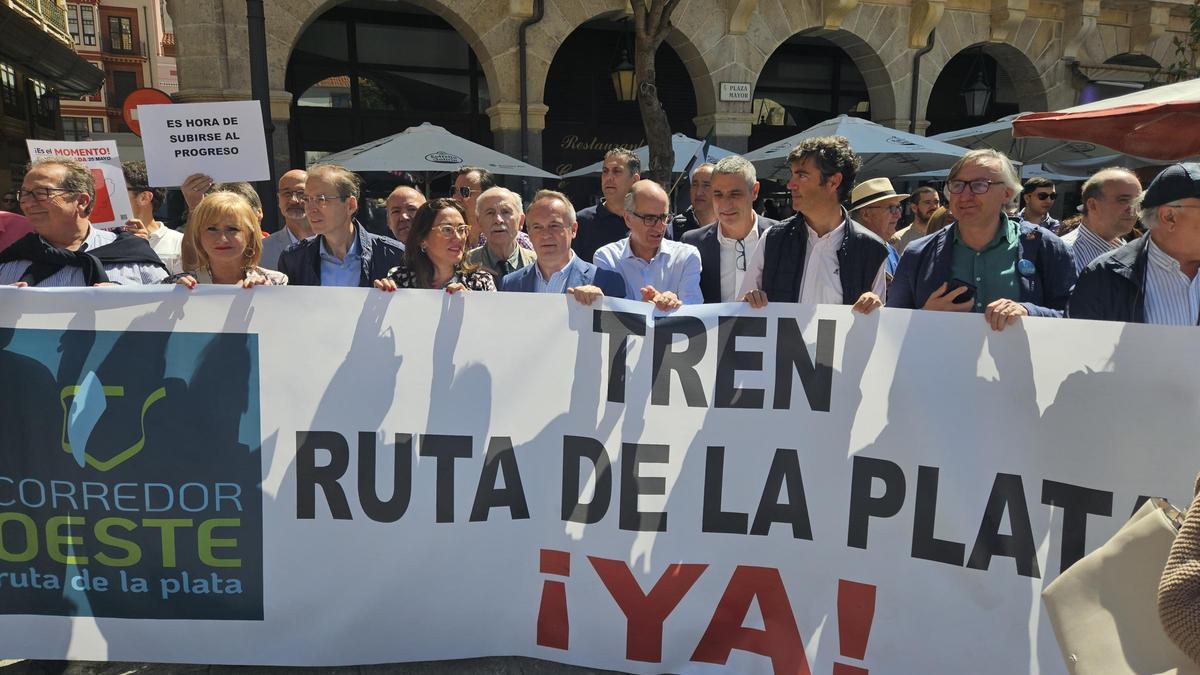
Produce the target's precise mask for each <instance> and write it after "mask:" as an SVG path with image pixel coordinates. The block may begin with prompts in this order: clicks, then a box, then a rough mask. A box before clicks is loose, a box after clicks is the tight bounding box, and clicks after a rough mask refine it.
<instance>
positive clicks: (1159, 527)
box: [1042, 499, 1200, 675]
mask: <svg viewBox="0 0 1200 675" xmlns="http://www.w3.org/2000/svg"><path fill="white" fill-rule="evenodd" d="M1180 520H1181V518H1180V514H1179V511H1178V510H1176V509H1175V508H1173V507H1172V506H1171V505H1170V504H1168V503H1167V502H1166V501H1164V500H1162V499H1151V500H1149V501H1147V502H1146V503H1145V504H1143V505H1142V508H1140V509H1138V511H1137V513H1135V514H1133V516H1132V517H1131V518H1130V519H1129V522H1127V523H1125V525H1124V526H1122V527H1121V529H1120V530H1118V531H1117V533H1116V534H1115V535H1113V537H1112V539H1109V540H1108V542H1107V543H1106V544H1104V545H1103V546H1101V547H1100V548H1098V549H1096V550H1095V551H1093V552H1092V553H1091V554H1089V555H1087V556H1085V557H1084V558H1083V559H1082V560H1080V561H1079V562H1077V563H1075V564H1074V565H1072V566H1071V567H1070V568H1069V569H1068V570H1067V571H1066V572H1063V573H1062V575H1060V576H1059V577H1058V578H1057V579H1055V580H1054V581H1053V582H1051V583H1050V585H1049V586H1047V587H1046V589H1045V590H1044V591H1042V600H1043V602H1045V604H1046V612H1047V613H1048V614H1049V615H1050V623H1051V624H1052V625H1053V626H1054V636H1055V637H1056V638H1057V639H1058V647H1059V649H1061V650H1062V653H1063V659H1064V660H1065V661H1066V664H1067V670H1068V671H1070V672H1071V673H1073V674H1077V675H1095V674H1098V673H1104V674H1105V675H1108V674H1110V673H1111V674H1112V675H1118V674H1121V675H1124V674H1126V673H1128V674H1130V675H1151V674H1156V673H1166V674H1170V675H1200V667H1197V666H1196V665H1195V664H1193V663H1192V661H1191V660H1190V659H1189V658H1188V657H1187V656H1186V655H1185V654H1184V653H1183V652H1181V651H1180V650H1179V648H1178V647H1176V646H1175V645H1174V643H1172V642H1171V641H1170V640H1169V639H1168V638H1167V635H1166V633H1165V632H1164V631H1163V628H1162V624H1161V623H1160V622H1159V620H1158V581H1159V578H1160V577H1161V576H1162V571H1163V567H1164V566H1166V563H1167V554H1168V553H1169V552H1170V550H1171V542H1173V541H1174V540H1175V535H1176V534H1177V533H1178V532H1179V525H1180Z"/></svg>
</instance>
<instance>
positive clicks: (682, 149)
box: [562, 133, 737, 178]
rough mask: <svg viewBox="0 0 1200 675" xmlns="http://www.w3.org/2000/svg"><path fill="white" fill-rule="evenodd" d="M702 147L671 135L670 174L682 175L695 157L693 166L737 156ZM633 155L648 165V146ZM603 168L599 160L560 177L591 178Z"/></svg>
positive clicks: (722, 149)
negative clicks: (702, 150) (671, 156)
mask: <svg viewBox="0 0 1200 675" xmlns="http://www.w3.org/2000/svg"><path fill="white" fill-rule="evenodd" d="M703 147H704V141H702V140H698V139H695V138H692V137H690V136H687V135H685V134H678V133H677V134H672V135H671V149H672V150H674V151H675V162H674V163H673V164H672V165H671V173H683V172H684V171H687V168H688V164H689V163H692V160H693V159H694V158H697V155H701V156H700V157H699V158H698V160H699V161H696V162H695V163H694V166H699V165H701V164H703V163H704V162H711V161H714V160H718V159H721V158H722V157H726V156H729V155H734V154H737V153H735V152H733V151H731V150H726V149H724V148H718V147H717V146H715V145H710V146H708V152H707V153H701V149H702V148H703ZM633 154H635V155H637V156H638V159H640V160H642V166H643V167H646V166H649V165H650V146H648V145H643V146H642V147H640V148H637V149H636V150H634V151H633ZM603 168H604V161H603V160H601V161H599V162H596V163H595V164H589V165H587V166H585V167H583V168H582V169H576V170H574V171H572V172H570V173H566V174H563V176H562V177H563V178H578V177H580V176H591V175H594V174H598V173H600V170H601V169H603Z"/></svg>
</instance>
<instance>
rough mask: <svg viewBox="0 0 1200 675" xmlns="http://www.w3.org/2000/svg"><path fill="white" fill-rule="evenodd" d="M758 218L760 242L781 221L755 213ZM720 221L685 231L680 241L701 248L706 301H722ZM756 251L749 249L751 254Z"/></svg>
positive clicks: (703, 289)
mask: <svg viewBox="0 0 1200 675" xmlns="http://www.w3.org/2000/svg"><path fill="white" fill-rule="evenodd" d="M755 218H756V219H757V220H756V222H755V224H754V226H755V227H757V228H758V236H759V239H758V240H759V242H762V236H763V234H764V233H765V232H766V231H767V230H768V229H770V228H771V227H773V226H775V225H778V224H779V221H777V220H774V219H771V218H767V217H765V216H762V215H759V214H755ZM720 226H721V224H720V223H709V224H708V225H705V226H704V227H701V228H699V229H696V230H690V231H688V232H685V233H684V235H683V236H682V237H679V241H682V242H683V243H685V244H691V245H692V246H695V247H696V248H697V249H699V250H700V292H701V293H703V294H704V302H720V301H721V244H720V242H718V241H717V228H718V227H720ZM753 254H754V251H747V252H746V255H747V256H751V255H753Z"/></svg>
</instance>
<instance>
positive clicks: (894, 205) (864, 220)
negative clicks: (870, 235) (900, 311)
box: [850, 178, 908, 281]
mask: <svg viewBox="0 0 1200 675" xmlns="http://www.w3.org/2000/svg"><path fill="white" fill-rule="evenodd" d="M907 197H908V195H907V194H897V193H896V188H894V187H892V181H890V180H888V179H886V178H872V179H871V180H866V181H863V182H861V183H859V184H858V185H855V186H854V189H853V190H851V191H850V214H851V216H852V217H853V218H854V219H855V220H857V221H858V222H859V223H861V224H862V225H863V226H864V227H866V228H867V229H868V230H870V231H872V232H874V233H875V235H876V236H878V237H879V238H880V239H882V240H884V241H885V242H886V241H889V240H891V238H892V237H893V236H895V235H896V223H898V222H900V202H902V201H904V200H905V199H906V198H907ZM887 249H888V257H887V263H886V266H885V267H884V269H886V270H887V278H888V280H889V281H890V280H891V278H892V277H893V276H894V275H895V274H896V265H897V264H899V263H900V255H899V254H898V253H896V249H895V247H893V246H892V245H891V244H890V243H889V244H888V245H887Z"/></svg>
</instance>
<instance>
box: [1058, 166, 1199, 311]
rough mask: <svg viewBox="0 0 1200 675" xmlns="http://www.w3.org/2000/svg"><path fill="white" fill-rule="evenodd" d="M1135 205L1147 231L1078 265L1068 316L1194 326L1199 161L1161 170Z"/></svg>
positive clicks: (1197, 259) (1196, 303) (1197, 304)
mask: <svg viewBox="0 0 1200 675" xmlns="http://www.w3.org/2000/svg"><path fill="white" fill-rule="evenodd" d="M1137 209H1138V216H1139V218H1140V219H1141V221H1142V224H1143V225H1145V226H1146V227H1147V228H1148V230H1149V231H1148V233H1147V234H1146V236H1144V237H1140V238H1138V239H1135V240H1133V241H1131V242H1129V243H1128V244H1125V245H1123V246H1121V247H1120V248H1118V249H1116V250H1113V251H1109V252H1108V253H1105V254H1103V255H1101V256H1100V257H1098V258H1096V259H1095V260H1093V261H1092V262H1091V263H1090V264H1089V265H1088V266H1087V267H1085V268H1084V270H1083V273H1082V274H1080V275H1079V283H1077V284H1076V285H1075V292H1074V294H1073V295H1072V296H1071V304H1070V307H1069V308H1068V315H1069V316H1071V317H1072V318H1078V319H1098V320H1101V321H1125V322H1130V323H1150V324H1160V325H1168V326H1195V325H1200V275H1198V274H1197V271H1198V270H1200V164H1197V163H1195V162H1188V163H1184V164H1175V165H1173V166H1169V167H1167V168H1166V169H1164V170H1163V171H1162V172H1161V173H1159V174H1158V176H1156V177H1155V178H1154V180H1153V181H1151V182H1150V186H1149V187H1147V188H1146V191H1145V192H1143V193H1142V194H1141V196H1140V198H1139V201H1138V203H1137Z"/></svg>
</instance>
